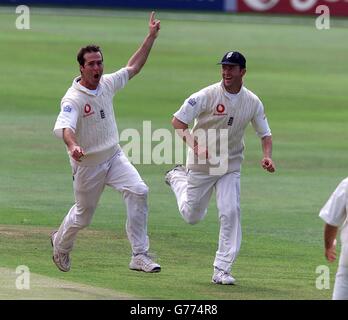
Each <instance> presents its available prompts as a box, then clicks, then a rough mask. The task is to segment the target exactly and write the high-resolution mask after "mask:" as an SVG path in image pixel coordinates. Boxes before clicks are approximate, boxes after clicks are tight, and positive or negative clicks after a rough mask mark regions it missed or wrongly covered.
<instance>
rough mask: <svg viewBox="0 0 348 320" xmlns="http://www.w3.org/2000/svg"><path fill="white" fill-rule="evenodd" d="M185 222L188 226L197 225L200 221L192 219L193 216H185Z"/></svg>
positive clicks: (195, 218)
mask: <svg viewBox="0 0 348 320" xmlns="http://www.w3.org/2000/svg"><path fill="white" fill-rule="evenodd" d="M184 219H185V221H186V222H187V223H189V224H192V225H193V224H197V223H198V222H199V221H201V219H199V218H197V217H194V216H187V217H184Z"/></svg>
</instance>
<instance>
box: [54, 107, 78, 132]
mask: <svg viewBox="0 0 348 320" xmlns="http://www.w3.org/2000/svg"><path fill="white" fill-rule="evenodd" d="M77 119H78V111H77V109H76V107H74V106H73V105H72V104H70V103H68V102H65V103H63V104H62V106H61V110H60V113H59V115H58V118H57V120H56V123H55V125H54V129H53V132H54V134H55V135H56V137H57V138H63V129H64V128H70V129H71V130H73V131H74V132H75V130H76V124H77Z"/></svg>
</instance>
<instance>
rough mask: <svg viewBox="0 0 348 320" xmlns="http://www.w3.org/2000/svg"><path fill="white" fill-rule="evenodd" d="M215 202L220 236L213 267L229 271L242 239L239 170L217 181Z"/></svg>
mask: <svg viewBox="0 0 348 320" xmlns="http://www.w3.org/2000/svg"><path fill="white" fill-rule="evenodd" d="M216 202H217V207H218V211H219V220H220V236H219V247H218V250H217V252H216V256H215V261H214V267H217V268H219V269H221V270H224V271H225V272H230V271H231V266H232V263H233V262H234V261H235V259H236V257H237V255H238V252H239V249H240V245H241V240H242V229H241V222H240V204H239V202H240V173H239V172H231V173H227V174H225V175H224V176H222V177H221V178H220V179H219V180H218V181H217V183H216Z"/></svg>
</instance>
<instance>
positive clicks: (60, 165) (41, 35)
mask: <svg viewBox="0 0 348 320" xmlns="http://www.w3.org/2000/svg"><path fill="white" fill-rule="evenodd" d="M11 10H12V9H11ZM11 10H10V9H8V8H0V30H1V32H0V43H1V59H0V70H1V77H0V95H1V102H0V108H1V109H0V110H1V115H0V146H1V148H0V155H1V157H0V159H1V160H0V161H1V166H0V269H1V270H11V271H13V272H14V270H15V269H16V267H17V266H18V265H26V266H28V267H29V268H30V271H31V272H32V273H33V274H35V275H37V277H39V276H41V277H44V278H43V279H47V278H49V279H51V280H52V281H57V280H64V281H69V282H72V283H75V284H76V285H77V284H80V285H82V286H92V287H98V288H102V289H107V290H112V291H113V292H118V293H120V297H134V298H140V299H231V300H232V299H267V300H268V299H285V300H287V299H330V298H331V294H332V286H333V282H334V275H335V271H336V268H337V263H334V264H330V265H329V264H328V263H327V262H326V260H325V258H324V256H323V244H322V243H323V240H322V229H323V223H322V221H321V220H320V219H319V217H318V213H319V210H320V208H321V207H322V205H323V204H324V203H325V201H326V200H327V198H328V196H329V195H330V193H331V192H332V191H333V189H334V188H335V186H336V185H337V184H338V183H339V181H340V180H341V179H343V178H344V177H345V176H346V175H347V159H348V148H347V141H348V140H347V138H348V135H347V118H348V108H347V97H346V87H347V75H346V70H347V68H348V61H347V59H346V53H347V50H348V43H347V41H346V39H347V33H348V29H347V25H344V23H337V24H336V25H335V24H334V23H333V25H332V28H331V29H330V30H325V31H318V30H317V29H316V28H315V21H314V18H293V19H289V18H288V17H287V18H281V17H276V18H275V19H273V18H272V17H267V18H261V17H259V16H254V17H253V16H232V15H217V14H211V15H209V14H206V15H203V14H199V15H198V14H197V15H194V14H192V13H189V14H188V13H187V14H185V13H166V12H158V18H160V19H161V32H160V36H159V38H158V40H157V42H156V44H155V46H154V48H153V51H152V53H151V56H150V58H149V60H148V62H147V65H146V66H145V67H144V69H143V71H142V73H141V74H140V75H138V76H137V77H136V78H134V79H133V80H132V81H131V82H130V83H129V85H128V86H127V87H126V88H125V89H124V90H123V91H122V92H120V93H119V95H118V97H117V98H116V114H117V120H118V127H119V131H120V132H121V131H122V130H124V129H126V128H137V129H141V128H142V121H144V120H151V121H152V128H153V129H156V128H168V129H170V120H171V117H172V113H173V112H175V111H176V110H177V109H178V108H179V106H180V105H181V103H182V102H183V100H184V99H185V98H186V97H188V96H189V95H190V94H191V93H193V92H195V91H197V90H199V89H201V88H202V87H204V86H207V85H209V84H211V83H214V82H217V81H219V79H220V70H219V67H218V66H216V62H218V60H219V59H220V58H221V56H222V55H223V54H224V53H225V52H226V51H228V50H239V51H241V52H243V53H245V55H246V57H247V63H248V72H247V75H246V78H245V84H246V86H247V87H248V88H249V89H251V90H252V91H254V92H255V93H256V94H257V95H258V96H259V97H261V99H262V100H263V102H264V105H265V108H266V113H267V116H268V120H269V123H270V126H271V129H272V133H273V143H274V152H273V158H274V161H275V162H276V165H277V172H276V173H275V174H273V175H271V174H268V173H266V172H264V170H262V169H261V167H260V166H259V161H260V160H261V147H260V142H259V140H258V139H257V137H256V135H255V134H254V132H253V130H252V129H251V128H249V129H248V131H247V134H246V152H245V161H244V164H243V172H242V180H241V182H242V194H241V208H242V229H243V241H242V247H241V251H240V255H239V257H238V259H237V261H236V263H235V265H234V267H233V274H234V276H235V277H236V279H237V281H238V284H237V285H236V286H216V285H213V284H211V283H210V279H211V274H212V263H213V259H214V256H215V251H216V249H217V241H218V223H217V211H216V206H215V200H214V199H212V201H211V204H210V207H209V212H208V215H207V217H206V219H205V220H204V221H202V222H200V223H199V224H197V225H195V226H190V225H188V224H186V223H185V222H184V221H183V220H182V219H181V217H180V215H179V213H178V210H177V207H176V202H175V199H174V196H173V194H172V193H171V191H170V189H169V188H168V187H167V186H166V185H165V184H164V182H163V174H164V172H165V171H166V170H168V169H169V168H170V167H171V166H170V165H137V166H136V167H137V169H138V170H139V172H140V174H141V175H142V177H143V178H144V180H145V181H146V183H147V184H148V185H149V187H150V195H149V206H150V215H149V236H150V243H151V252H153V253H154V254H155V255H156V256H157V261H158V262H159V263H160V264H161V265H162V272H161V273H159V274H144V273H137V272H133V271H130V270H129V269H128V263H129V259H130V245H129V242H128V240H127V238H126V234H125V229H124V225H125V207H124V204H123V202H122V199H121V196H120V194H117V193H115V192H114V191H113V190H111V189H106V190H105V192H104V194H103V196H102V199H101V201H100V204H99V207H98V209H97V211H96V214H95V216H94V220H93V222H92V224H91V226H90V227H89V228H88V229H87V230H84V231H82V232H81V233H80V234H79V237H78V240H77V242H76V245H75V248H74V250H73V252H72V270H71V271H70V272H69V273H61V272H59V271H58V270H57V269H56V267H55V266H54V265H53V263H52V261H51V246H50V241H49V234H50V231H51V230H53V229H54V228H57V227H58V226H59V224H60V222H61V221H62V219H63V217H64V216H65V214H66V213H67V210H68V209H69V208H70V207H71V205H72V204H73V194H72V183H71V177H70V166H69V163H68V159H67V156H66V153H65V149H64V145H63V143H62V141H59V140H58V139H56V138H55V137H54V136H53V134H52V128H53V126H54V123H55V120H56V117H57V114H58V112H59V104H60V99H61V97H62V96H63V95H64V93H65V91H66V90H67V88H68V87H69V86H70V84H71V81H72V79H73V77H74V76H76V75H77V74H78V66H77V64H76V62H75V56H76V52H77V50H78V48H79V47H80V46H82V45H85V44H88V43H98V44H99V45H101V46H102V48H103V50H104V59H105V72H106V73H108V72H112V71H114V70H117V69H119V68H121V67H122V66H124V65H125V64H126V63H127V61H128V58H129V57H130V56H131V54H132V53H133V52H134V51H135V50H136V49H137V48H138V46H139V45H140V43H141V42H142V40H143V38H144V36H145V34H146V33H147V22H148V16H147V13H143V12H138V11H137V12H129V11H119V12H118V11H107V12H105V11H83V14H81V12H82V11H74V10H69V11H59V10H51V11H40V10H32V15H31V29H30V30H16V28H15V20H16V15H15V11H14V9H13V10H12V11H11ZM104 13H107V14H106V15H105V16H103V14H104ZM341 22H342V21H341ZM319 265H328V266H329V267H330V284H331V285H330V289H328V290H325V289H324V290H318V289H317V288H316V286H315V283H316V278H317V277H318V274H316V268H317V266H319ZM3 278H6V277H5V276H3ZM0 279H1V277H0ZM35 279H36V278H35V277H33V279H32V281H31V283H32V286H35ZM40 279H42V278H40ZM0 282H1V281H0ZM40 283H41V284H42V283H45V281H43V280H41V282H40ZM13 285H14V283H13ZM53 287H54V286H53ZM6 288H8V287H6V286H2V287H1V288H0V298H1V299H19V298H23V297H24V298H30V299H36V298H43V299H44V298H54V297H56V298H57V299H58V298H69V297H70V298H74V299H75V298H76V296H70V295H69V289H66V291H65V295H61V294H60V295H59V294H57V296H54V295H53V296H52V294H51V295H43V296H37V295H36V294H37V291H35V290H32V291H29V293H25V295H24V293H23V292H22V291H20V290H13V288H12V289H11V290H10V289H8V290H7V289H6ZM45 288H46V289H45V290H46V291H47V290H49V288H50V285H49V283H48V284H46V285H45ZM6 290H7V291H6ZM73 290H74V289H71V290H70V291H73ZM23 295H24V296H23ZM85 297H86V296H84V295H81V298H85ZM99 297H100V296H99ZM101 297H104V296H101ZM108 297H110V296H108Z"/></svg>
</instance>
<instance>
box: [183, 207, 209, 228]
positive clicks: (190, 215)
mask: <svg viewBox="0 0 348 320" xmlns="http://www.w3.org/2000/svg"><path fill="white" fill-rule="evenodd" d="M180 212H181V215H182V216H183V218H184V220H185V222H187V223H189V224H192V225H193V224H197V223H198V222H199V221H201V220H202V219H203V217H204V215H205V210H202V209H201V208H199V207H190V206H184V207H182V208H181V210H180Z"/></svg>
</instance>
